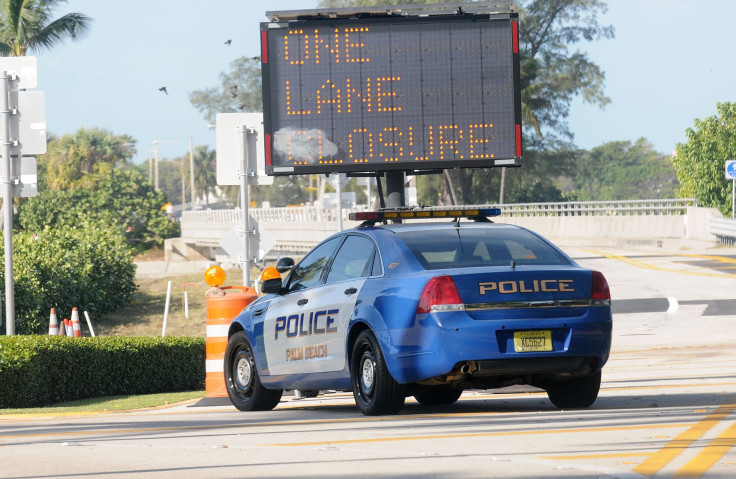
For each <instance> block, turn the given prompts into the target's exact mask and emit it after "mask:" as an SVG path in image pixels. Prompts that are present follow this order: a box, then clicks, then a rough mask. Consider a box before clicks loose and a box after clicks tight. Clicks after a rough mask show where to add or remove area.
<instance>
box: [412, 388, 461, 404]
mask: <svg viewBox="0 0 736 479" xmlns="http://www.w3.org/2000/svg"><path fill="white" fill-rule="evenodd" d="M462 393H463V390H462V389H461V388H427V389H425V390H423V391H421V392H417V393H415V394H414V399H416V400H417V401H418V402H419V404H421V405H423V406H446V405H448V404H453V403H455V402H457V400H458V399H460V396H461V395H462Z"/></svg>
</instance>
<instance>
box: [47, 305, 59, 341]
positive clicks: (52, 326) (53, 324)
mask: <svg viewBox="0 0 736 479" xmlns="http://www.w3.org/2000/svg"><path fill="white" fill-rule="evenodd" d="M58 335H59V320H58V319H56V310H55V309H54V308H51V316H50V317H49V336H58Z"/></svg>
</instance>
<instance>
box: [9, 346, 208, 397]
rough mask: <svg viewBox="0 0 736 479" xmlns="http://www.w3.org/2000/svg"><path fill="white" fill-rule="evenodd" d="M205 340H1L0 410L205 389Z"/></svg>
mask: <svg viewBox="0 0 736 479" xmlns="http://www.w3.org/2000/svg"><path fill="white" fill-rule="evenodd" d="M204 378H205V340H204V339H203V338H188V337H186V338H185V337H168V338H148V337H146V338H68V337H64V336H5V337H0V408H11V407H41V406H47V405H50V404H55V403H58V402H64V401H73V400H76V399H84V398H92V397H100V396H112V395H128V394H153V393H163V392H176V391H189V390H196V389H202V388H203V387H204Z"/></svg>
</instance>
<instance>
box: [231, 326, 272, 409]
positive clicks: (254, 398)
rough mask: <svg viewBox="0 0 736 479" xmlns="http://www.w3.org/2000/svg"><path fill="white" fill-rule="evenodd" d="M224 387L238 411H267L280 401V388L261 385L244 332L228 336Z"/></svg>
mask: <svg viewBox="0 0 736 479" xmlns="http://www.w3.org/2000/svg"><path fill="white" fill-rule="evenodd" d="M225 385H226V387H227V394H228V396H229V397H230V401H231V402H232V403H233V405H234V406H235V407H236V408H238V409H240V410H241V411H268V410H271V409H273V408H275V407H276V405H277V404H278V403H279V401H280V400H281V394H282V391H281V389H266V388H265V387H263V385H262V384H261V379H260V378H259V377H258V371H257V369H256V361H255V357H254V356H253V348H252V347H251V345H250V341H248V336H247V335H246V334H245V332H243V331H240V332H238V333H235V334H233V335H232V337H231V338H230V340H229V341H228V343H227V348H226V349H225Z"/></svg>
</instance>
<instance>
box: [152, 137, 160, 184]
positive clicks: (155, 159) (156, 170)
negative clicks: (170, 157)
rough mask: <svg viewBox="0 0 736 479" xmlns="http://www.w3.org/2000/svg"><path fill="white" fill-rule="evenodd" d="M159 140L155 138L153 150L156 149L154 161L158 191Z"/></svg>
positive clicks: (155, 181) (155, 182)
mask: <svg viewBox="0 0 736 479" xmlns="http://www.w3.org/2000/svg"><path fill="white" fill-rule="evenodd" d="M158 143H159V142H158V140H154V142H153V151H154V153H153V154H154V163H153V173H154V178H155V180H154V185H155V187H156V191H158Z"/></svg>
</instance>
